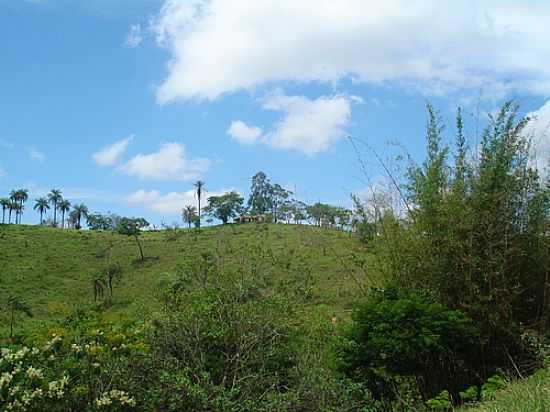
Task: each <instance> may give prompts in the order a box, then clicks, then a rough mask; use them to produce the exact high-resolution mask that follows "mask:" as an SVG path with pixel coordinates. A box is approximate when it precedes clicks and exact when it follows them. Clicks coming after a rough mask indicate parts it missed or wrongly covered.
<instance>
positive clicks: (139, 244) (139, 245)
mask: <svg viewBox="0 0 550 412" xmlns="http://www.w3.org/2000/svg"><path fill="white" fill-rule="evenodd" d="M136 243H137V245H138V248H139V255H140V256H141V261H142V262H143V261H144V260H145V258H144V257H143V249H142V248H141V243H140V241H139V239H138V237H137V236H136Z"/></svg>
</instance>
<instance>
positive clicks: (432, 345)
mask: <svg viewBox="0 0 550 412" xmlns="http://www.w3.org/2000/svg"><path fill="white" fill-rule="evenodd" d="M478 338H479V332H478V330H477V328H476V327H475V325H474V324H473V322H472V320H471V319H469V318H468V317H467V316H466V315H465V314H463V313H462V312H460V311H458V310H451V309H449V308H446V307H445V306H443V305H441V304H439V303H434V302H432V301H430V300H429V299H428V298H426V297H424V296H422V295H420V294H417V293H415V292H411V291H403V290H400V289H398V288H396V287H390V288H388V289H387V290H380V291H376V292H374V293H372V294H371V296H370V297H369V298H368V299H367V300H366V301H365V302H364V303H362V304H360V305H358V307H357V308H356V310H355V312H354V314H353V323H352V324H351V325H350V327H349V330H348V331H347V334H346V336H345V337H344V339H343V340H342V343H341V345H340V356H341V359H342V362H343V369H344V370H345V371H346V372H347V373H348V375H350V376H351V377H353V378H354V379H355V380H357V381H360V382H364V383H365V384H366V385H367V387H368V388H369V389H370V390H371V391H372V392H373V394H374V395H375V396H377V397H378V398H382V399H390V400H392V399H394V398H395V390H396V388H397V387H398V386H399V384H400V383H401V382H403V380H407V379H409V380H410V379H412V382H414V387H415V388H416V389H417V391H418V393H419V394H420V395H421V397H422V398H423V399H424V400H427V399H429V398H432V397H435V396H436V395H437V394H439V393H440V392H441V391H442V390H447V391H449V392H450V394H451V396H452V397H454V398H455V399H458V392H459V390H461V389H463V388H464V387H466V386H469V384H471V383H472V381H474V380H475V377H476V374H475V370H476V368H475V362H476V359H477V356H478V355H477V346H476V340H477V339H478Z"/></svg>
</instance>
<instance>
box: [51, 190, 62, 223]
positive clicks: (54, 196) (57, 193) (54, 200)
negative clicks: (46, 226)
mask: <svg viewBox="0 0 550 412" xmlns="http://www.w3.org/2000/svg"><path fill="white" fill-rule="evenodd" d="M48 200H49V201H50V203H51V204H52V205H53V225H54V226H57V205H58V204H59V202H61V201H62V200H63V196H62V194H61V190H59V189H52V190H51V191H50V193H48Z"/></svg>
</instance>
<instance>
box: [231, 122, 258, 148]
mask: <svg viewBox="0 0 550 412" xmlns="http://www.w3.org/2000/svg"><path fill="white" fill-rule="evenodd" d="M227 134H228V135H229V136H231V137H232V138H233V139H235V140H237V141H238V142H239V143H244V144H251V143H254V142H255V141H256V140H258V138H259V137H260V136H261V135H262V129H261V128H259V127H257V126H248V125H247V124H246V123H245V122H243V121H241V120H233V121H232V122H231V125H230V126H229V128H228V129H227Z"/></svg>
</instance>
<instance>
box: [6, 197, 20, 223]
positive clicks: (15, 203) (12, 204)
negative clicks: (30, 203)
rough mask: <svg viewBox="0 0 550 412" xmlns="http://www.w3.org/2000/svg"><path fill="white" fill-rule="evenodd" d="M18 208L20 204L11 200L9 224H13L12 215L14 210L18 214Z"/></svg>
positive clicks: (9, 204)
mask: <svg viewBox="0 0 550 412" xmlns="http://www.w3.org/2000/svg"><path fill="white" fill-rule="evenodd" d="M18 207H19V203H17V202H16V201H14V200H12V199H11V198H10V200H9V203H8V210H9V215H8V223H11V214H12V212H13V211H14V210H15V211H16V213H17V208H18Z"/></svg>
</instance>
